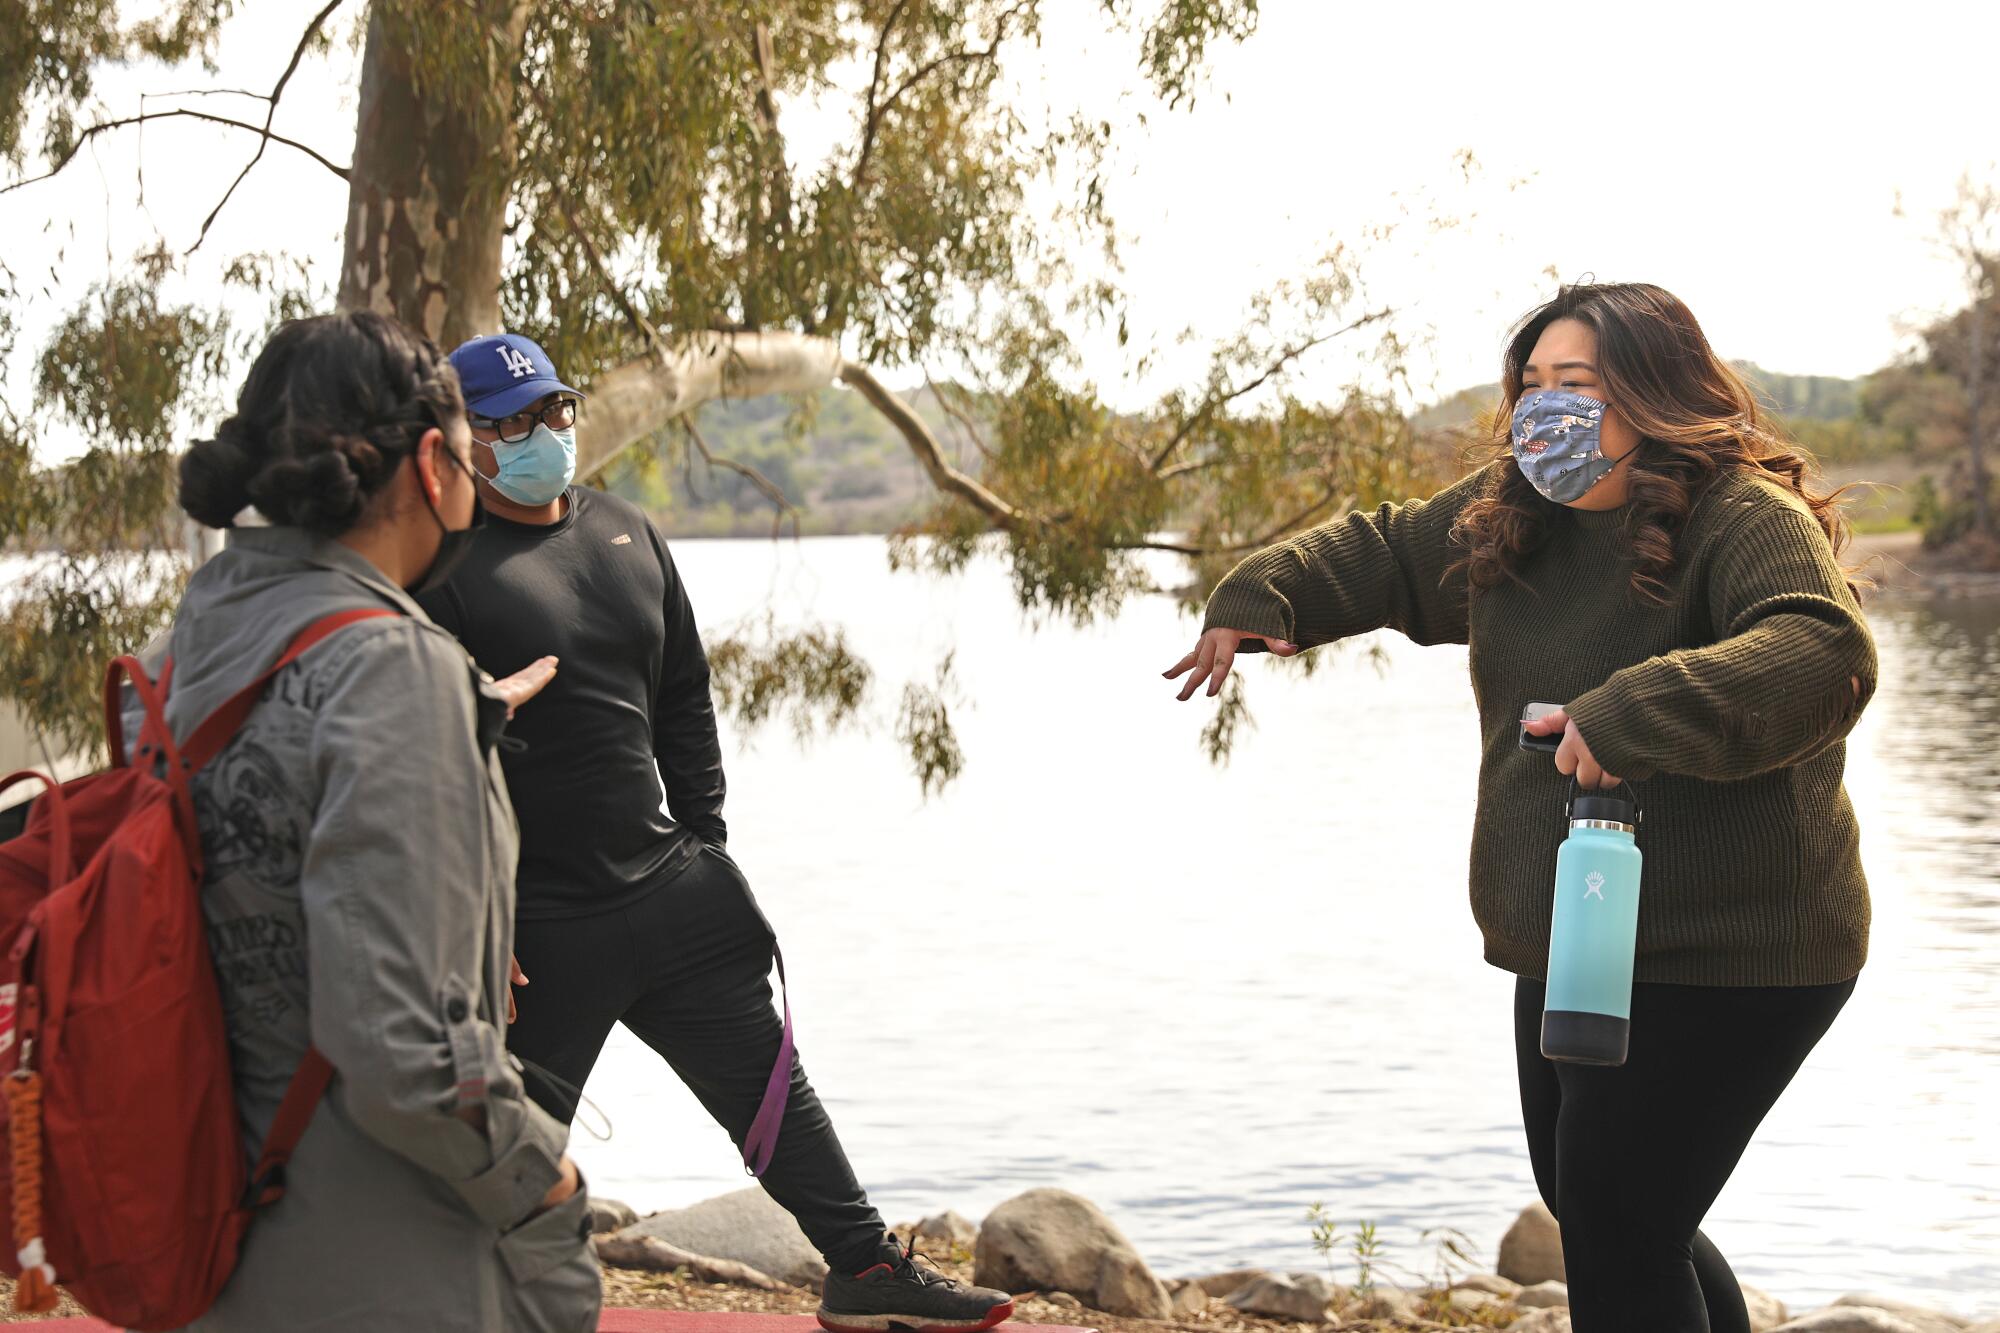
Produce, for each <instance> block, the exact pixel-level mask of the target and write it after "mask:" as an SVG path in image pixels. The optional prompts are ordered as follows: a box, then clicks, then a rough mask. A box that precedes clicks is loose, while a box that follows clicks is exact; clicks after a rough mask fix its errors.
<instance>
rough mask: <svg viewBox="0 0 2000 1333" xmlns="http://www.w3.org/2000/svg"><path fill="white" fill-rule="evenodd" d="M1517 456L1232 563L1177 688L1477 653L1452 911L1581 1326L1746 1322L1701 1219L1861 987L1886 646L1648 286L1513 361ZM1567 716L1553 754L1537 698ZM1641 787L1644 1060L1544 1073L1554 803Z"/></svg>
mask: <svg viewBox="0 0 2000 1333" xmlns="http://www.w3.org/2000/svg"><path fill="white" fill-rule="evenodd" d="M1503 390H1504V393H1505V395H1506V403H1505V407H1506V412H1505V413H1504V414H1503V415H1502V421H1503V423H1504V428H1505V430H1506V433H1507V438H1506V440H1505V441H1504V444H1503V445H1502V447H1501V448H1500V449H1499V450H1496V455H1497V456H1496V457H1495V459H1494V461H1493V462H1491V463H1490V464H1489V465H1487V466H1486V467H1484V468H1482V469H1480V470H1479V471H1477V472H1475V473H1474V474H1473V475H1472V476H1469V477H1467V478H1465V479H1464V480H1463V481H1460V482H1458V483H1457V484H1455V485H1453V486H1450V487H1447V488H1446V489H1445V490H1444V491H1442V492H1440V493H1439V494H1437V495H1435V496H1433V497H1432V498H1430V499H1428V500H1423V501H1416V502H1412V503H1408V504H1401V505H1393V504H1391V505H1383V506H1382V507H1381V508H1380V509H1378V510H1376V511H1375V512H1373V513H1368V514H1353V515H1349V516H1347V517H1345V518H1342V519H1338V520H1335V521H1334V522H1331V523H1327V524H1324V525H1322V526H1320V527H1317V528H1314V529H1311V530H1310V531H1307V532H1303V533H1300V534H1298V535H1297V536H1295V537H1293V538H1291V539H1290V540H1288V541H1284V542H1280V543H1278V544H1277V545H1275V546H1272V547H1268V548H1266V549H1264V550H1262V551H1259V552H1258V553H1257V554H1255V555H1253V556H1251V557H1250V558H1248V559H1246V560H1245V561H1244V562H1243V563H1242V564H1240V565H1238V566H1237V567H1236V569H1234V570H1233V571H1231V573H1230V574H1229V575H1228V577H1226V578H1225V579H1223V581H1222V582H1221V583H1220V584H1219V585H1217V587H1216V589H1215V591H1214V594H1213V595H1212V596H1211V598H1210V599H1209V607H1208V616H1207V621H1206V625H1205V627H1204V629H1203V632H1202V636H1201V641H1200V643H1199V644H1198V645H1197V646H1196V648H1195V650H1194V651H1193V652H1191V653H1189V654H1188V655H1187V656H1186V657H1185V658H1183V659H1182V660H1181V662H1180V663H1179V664H1178V665H1176V666H1175V667H1174V668H1173V669H1172V670H1170V671H1169V672H1167V675H1168V677H1169V678H1174V677H1178V676H1181V675H1183V674H1185V675H1186V676H1187V681H1186V684H1185V685H1184V686H1183V688H1182V690H1181V694H1180V697H1181V698H1182V699H1187V698H1189V697H1190V696H1191V695H1192V694H1193V693H1194V691H1195V690H1196V689H1197V688H1199V687H1200V686H1202V685H1203V684H1204V683H1206V684H1207V687H1208V693H1209V694H1210V695H1214V694H1215V693H1216V692H1217V690H1219V689H1220V688H1221V685H1222V682H1223V679H1224V678H1225V677H1226V676H1227V674H1228V672H1229V669H1230V664H1231V660H1232V658H1233V656H1234V655H1235V654H1236V653H1238V652H1245V651H1263V650H1265V649H1266V648H1268V650H1269V651H1272V652H1275V653H1279V654H1281V655H1290V654H1292V653H1296V652H1299V651H1301V650H1302V649H1305V648H1310V647H1312V646H1314V645H1316V644H1323V643H1329V642H1332V641H1333V640H1335V639H1340V638H1344V637H1347V636H1349V635H1354V634H1362V633H1366V632H1368V631H1370V630H1375V629H1381V628H1383V627H1385V626H1386V627H1389V628H1393V629H1397V630H1400V631H1402V632H1403V633H1404V634H1406V635H1408V636H1409V637H1410V638H1412V639H1414V640H1415V641H1416V642H1418V643H1426V644H1429V643H1463V644H1467V645H1469V647H1470V666H1471V675H1472V687H1473V693H1474V695H1475V697H1476V698H1477V700H1478V704H1479V720H1480V730H1481V736H1482V755H1481V760H1480V773H1479V805H1478V812H1477V814H1476V816H1475V818H1474V824H1473V836H1472V864H1471V887H1472V910H1473V915H1474V917H1475V919H1476V920H1477V921H1478V923H1479V928H1480V930H1481V932H1482V934H1483V935H1484V936H1485V943H1486V958H1487V961H1489V962H1491V963H1493V964H1494V965H1496V966H1498V967H1501V968H1504V969H1506V970H1507V971H1510V972H1513V973H1515V974H1516V975H1517V977H1518V978H1519V980H1518V982H1517V985H1516V996H1515V1031H1516V1039H1517V1040H1516V1045H1517V1062H1518V1065H1519V1070H1520V1080H1521V1104H1522V1110H1523V1113H1524V1116H1525V1119H1526V1123H1527V1131H1528V1147H1529V1153H1530V1156H1531V1158H1532V1160H1533V1164H1534V1172H1535V1180H1536V1183H1537V1185H1538V1186H1539V1188H1540V1190H1541V1193H1542V1196H1543V1198H1544V1199H1545V1200H1546V1201H1547V1203H1548V1205H1549V1207H1550V1208H1551V1209H1552V1210H1553V1211H1554V1212H1555V1214H1556V1216H1557V1218H1558V1219H1559V1220H1560V1222H1561V1226H1562V1237H1563V1252H1564V1256H1565V1259H1566V1262H1567V1267H1568V1274H1569V1283H1570V1301H1571V1314H1572V1317H1573V1319H1574V1321H1575V1327H1576V1328H1577V1330H1578V1333H1600V1331H1607V1333H1608V1331H1609V1330H1614V1329H1616V1330H1656V1329H1657V1330H1673V1331H1674V1333H1681V1331H1682V1330H1706V1329H1714V1330H1718V1331H1719V1333H1747V1331H1748V1329H1749V1327H1750V1325H1749V1316H1748V1314H1747V1312H1746V1311H1745V1308H1744V1303H1743V1299H1742V1295H1741V1292H1740V1290H1739V1288H1738V1286H1737V1283H1736V1279H1735V1277H1734V1275H1733V1274H1732V1273H1731V1272H1730V1269H1729V1265H1728V1264H1727V1263H1726V1262H1725V1261H1724V1259H1723V1257H1722V1255H1721V1254H1720V1252H1718V1251H1717V1250H1716V1248H1715V1246H1714V1245H1713V1244H1711V1243H1710V1242H1709V1240H1708V1239H1707V1237H1705V1236H1704V1235H1702V1233H1701V1232H1700V1230H1699V1229H1698V1228H1699V1225H1700V1223H1701V1220H1702V1217H1703V1215H1704V1214H1705V1213H1706V1212H1707V1211H1708V1207H1709V1205H1710V1204H1711V1203H1712V1202H1713V1201H1714V1199H1715V1197H1716V1195H1717V1194H1718V1193H1719V1192H1720V1191H1721V1189H1722V1186H1723V1185H1724V1183H1725V1182H1726V1181H1727V1180H1728V1178H1729V1174H1730V1172H1731V1171H1732V1170H1733V1169H1734V1167H1735V1164H1736V1161H1737V1159H1738V1158H1739V1157H1740V1156H1741V1154H1742V1152H1743V1150H1744V1148H1745V1147H1746V1146H1747V1145H1748V1143H1749V1141H1750V1137H1751V1135H1752V1133H1753V1132H1754V1131H1755V1129H1756V1127H1757V1125H1758V1123H1759V1122H1760V1121H1761V1120H1762V1119H1763V1117H1764V1115H1765V1113H1766V1112H1767V1111H1768V1110H1769V1109H1770V1107H1771V1105H1772V1104H1773V1103H1774V1102H1775V1101H1776V1100H1777V1098H1778V1095H1779V1094H1780V1093H1781V1092H1782V1091H1783V1090H1784V1088H1785V1085H1786V1084H1787V1083H1788V1082H1790V1080H1791V1077H1792V1075H1793V1074H1794V1073H1795V1072H1797V1070H1798V1068H1799V1066H1800V1065H1801V1064H1802V1063H1803V1062H1804V1060H1805V1057H1806V1055H1807V1054H1808V1053H1809V1052H1810V1051H1811V1049H1812V1048H1813V1046H1814V1044H1815V1043H1816V1042H1817V1041H1818V1040H1819V1038H1820V1037H1821V1036H1822V1035H1823V1034H1824V1033H1825V1031H1826V1030H1827V1028H1828V1026H1829V1025H1830V1024H1831V1023H1832V1021H1833V1018H1834V1016H1835V1014H1837V1013H1838V1012H1839V1010H1840V1007H1841V1005H1842V1004H1843V1003H1844V1002H1845V1001H1846V999H1847V997H1848V995H1849V994H1850V993H1851V992H1852V990H1853V986H1854V978H1855V976H1856V974H1857V973H1858V972H1859V971H1860V970H1861V964H1862V962H1863V959H1864V958H1865V956H1866V953H1867V942H1868V890H1867V884H1866V881H1865V880H1864V878H1863V876H1862V872H1861V862H1860V857H1859V853H1858V831H1857V828H1856V825H1855V820H1854V812H1853V809H1852V807H1851V806H1850V805H1849V803H1848V799H1847V793H1846V791H1845V789H1844V788H1843V786H1842V783H1841V771H1842V766H1843V763H1844V759H1845V748H1844V745H1843V741H1844V738H1845V737H1846V735H1847V733H1848V731H1849V730H1850V729H1851V728H1852V727H1853V725H1854V722H1855V719H1856V717H1857V716H1858V715H1859V713H1860V711H1861V708H1862V706H1863V705H1865V704H1866V703H1867V701H1868V698H1869V696H1870V695H1871V694H1872V693H1873V691H1874V688H1875V648H1874V642H1873V640H1872V639H1871V637H1870V635H1869V632H1868V627H1867V625H1866V623H1865V622H1864V621H1863V619H1862V615H1861V608H1860V605H1859V602H1858V600H1857V597H1856V593H1855V590H1854V588H1853V587H1852V586H1851V585H1850V584H1849V582H1848V581H1847V578H1846V575H1845V574H1844V573H1843V572H1842V569H1841V567H1840V565H1839V563H1838V561H1837V559H1836V552H1837V550H1838V549H1839V547H1840V545H1841V544H1843V543H1844V541H1845V538H1846V531H1845V524H1844V522H1843V521H1842V519H1841V517H1840V514H1839V511H1838V508H1837V507H1836V503H1835V501H1834V499H1832V498H1830V497H1826V496H1822V495H1819V494H1818V493H1816V492H1814V491H1813V490H1811V489H1810V488H1809V487H1808V486H1807V485H1806V482H1805V473H1806V468H1807V461H1806V459H1805V458H1804V456H1803V455H1801V454H1800V453H1799V452H1798V451H1796V450H1795V449H1793V448H1792V447H1790V446H1789V445H1787V444H1786V443H1785V442H1784V441H1783V440H1782V439H1781V438H1780V437H1779V436H1778V435H1777V434H1776V433H1775V432H1774V431H1773V430H1772V428H1771V427H1770V426H1769V425H1768V424H1767V423H1766V422H1765V421H1764V420H1763V419H1762V418H1761V416H1760V414H1759V412H1758V410H1757V405H1756V402H1755V399H1754V398H1753V397H1752V395H1751V393H1750V390H1749V389H1748V388H1747V387H1746V386H1745V384H1744V383H1743V381H1742V379H1741V378H1740V377H1739V376H1738V375H1737V374H1736V373H1735V372H1734V371H1732V370H1730V369H1729V367H1728V366H1727V365H1725V364H1724V363H1723V362H1722V361H1721V360H1720V359H1719V358H1718V357H1717V356H1716V355H1715V353H1714V351H1713V350H1712V349H1711V348H1710V347H1709V344H1708V340H1707V339H1706V337H1704V336H1703V334H1702V332H1701V329H1700V327H1699V325H1697V324H1696V322H1695V319H1694V316H1693V315H1692V314H1691V313H1690V312H1689V311H1688V309H1687V307H1686V306H1684V305H1683V304H1681V302H1680V301H1679V300H1677V299H1675V298H1674V297H1673V296H1672V295H1670V294H1669V293H1667V292H1665V291H1662V290H1661V289H1660V288H1658V287H1652V286H1646V285H1640V284H1616V285H1589V286H1575V287H1568V288H1565V289H1563V291H1562V292H1561V293H1560V294H1559V295H1558V296H1557V297H1556V299H1555V300H1553V301H1551V302H1549V303H1548V304H1547V305H1545V306H1543V307H1542V308H1541V309H1539V310H1537V311H1535V312H1534V313H1533V314H1532V315H1530V316H1529V317H1528V318H1527V320H1526V321H1524V322H1523V324H1522V325H1521V327H1520V329H1519V330H1518V331H1517V332H1516V334H1515V335H1514V337H1513V339H1512V341H1511V342H1510V343H1509V345H1508V348H1507V352H1506V358H1505V372H1504V377H1503ZM1542 700H1546V701H1560V702H1565V703H1566V705H1567V706H1566V708H1565V709H1564V710H1563V711H1561V712H1559V713H1556V714H1554V715H1552V716H1550V717H1548V718H1546V719H1545V720H1544V721H1543V722H1542V723H1539V724H1537V725H1536V726H1534V727H1533V728H1532V730H1534V731H1535V732H1536V733H1537V734H1543V735H1551V736H1553V735H1556V734H1558V733H1559V734H1560V736H1561V742H1560V749H1559V750H1558V751H1557V753H1556V755H1555V762H1554V763H1553V764H1551V763H1550V762H1549V759H1548V757H1547V756H1546V755H1545V754H1534V753H1530V752H1526V751H1523V750H1522V749H1521V748H1520V747H1519V744H1518V730H1519V719H1520V717H1521V715H1522V709H1523V707H1524V706H1525V705H1526V704H1528V703H1530V702H1533V701H1542ZM1572 776H1574V778H1575V779H1576V781H1577V782H1579V783H1580V784H1581V785H1583V786H1584V787H1589V788H1594V787H1598V786H1600V785H1611V784H1615V783H1617V782H1619V781H1620V780H1621V779H1623V778H1631V779H1635V780H1636V779H1644V780H1645V788H1646V791H1645V794H1646V807H1647V820H1646V826H1645V832H1644V834H1643V835H1642V838H1641V845H1642V847H1643V849H1644V851H1645V858H1646V859H1645V882H1644V893H1643V896H1642V897H1641V900H1640V917H1639V938H1638V957H1637V960H1636V965H1635V984H1634V987H1633V996H1632V1026H1631V1050H1630V1055H1629V1057H1628V1059H1627V1062H1626V1063H1625V1064H1624V1065H1623V1066H1621V1067H1618V1068H1601V1067H1592V1066H1585V1065H1574V1064H1561V1065H1558V1064H1554V1063H1551V1062H1550V1061H1548V1060H1546V1059H1544V1058H1543V1057H1542V1055H1541V1052H1540V1050H1539V1044H1538V1032H1539V1024H1540V1018H1541V1009H1542V978H1543V975H1544V967H1545V964H1546V961H1547V958H1548V941H1549V923H1550V910H1551V905H1552V883H1553V873H1554V866H1555V854H1556V849H1557V846H1558V845H1559V844H1560V842H1561V841H1562V838H1563V837H1564V835H1565V829H1564V826H1563V821H1562V820H1561V818H1560V810H1561V808H1562V800H1563V793H1564V791H1565V789H1566V787H1567V785H1568V783H1569V781H1570V778H1571V777H1572Z"/></svg>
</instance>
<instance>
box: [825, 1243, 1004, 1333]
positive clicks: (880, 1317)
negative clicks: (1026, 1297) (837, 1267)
mask: <svg viewBox="0 0 2000 1333" xmlns="http://www.w3.org/2000/svg"><path fill="white" fill-rule="evenodd" d="M887 1245H888V1247H889V1248H890V1249H891V1250H893V1251H894V1254H895V1257H894V1258H893V1259H886V1258H885V1259H884V1260H883V1261H882V1262H881V1263H878V1264H876V1265H875V1266H874V1267H873V1268H868V1269H863V1270H862V1271H861V1272H859V1273H856V1274H855V1275H854V1276H853V1277H847V1276H845V1275H844V1274H840V1273H828V1274H827V1275H826V1285H825V1287H824V1288H822V1289H821V1293H820V1302H819V1326H820V1327H821V1328H823V1329H826V1330H828V1333H885V1331H886V1330H888V1329H909V1330H911V1331H912V1333H978V1331H979V1330H980V1329H987V1328H992V1327H993V1326H994V1325H995V1324H997V1323H999V1322H1000V1321H1001V1320H1003V1319H1005V1318H1006V1317H1007V1316H1008V1315H1011V1314H1013V1313H1014V1298H1013V1297H1012V1296H1009V1295H1008V1294H1007V1293H1006V1292H1004V1291H993V1290H991V1289H989V1288H987V1287H973V1286H967V1285H966V1284H965V1283H963V1282H960V1281H959V1280H958V1279H957V1278H951V1277H946V1276H945V1275H944V1274H943V1273H940V1272H938V1271H936V1270H935V1269H931V1268H923V1267H920V1266H918V1264H917V1260H918V1259H919V1258H920V1257H921V1256H920V1255H918V1254H917V1252H916V1242H915V1241H914V1240H912V1241H911V1242H910V1248H909V1249H907V1250H904V1249H898V1248H896V1238H895V1236H893V1235H891V1236H890V1237H889V1238H888V1241H887Z"/></svg>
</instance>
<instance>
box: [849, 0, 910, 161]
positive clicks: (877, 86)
mask: <svg viewBox="0 0 2000 1333" xmlns="http://www.w3.org/2000/svg"><path fill="white" fill-rule="evenodd" d="M909 4H910V0H896V7H895V8H894V9H892V10H890V11H889V17H888V18H886V19H883V20H882V32H881V34H880V35H879V36H878V37H876V39H875V72H874V73H873V74H871V75H869V77H868V115H867V118H866V119H865V120H864V121H863V122H862V125H861V151H860V153H859V154H858V155H856V157H855V159H854V186H855V188H856V189H857V190H858V189H860V187H861V182H862V180H863V179H864V178H866V177H867V175H868V159H869V158H870V157H871V156H873V154H874V152H875V135H876V134H877V133H878V132H879V131H880V130H881V128H882V113H883V111H884V110H886V109H887V108H886V106H884V105H883V104H881V103H878V102H877V101H876V100H875V98H876V95H877V94H878V93H880V92H881V91H882V76H883V74H885V73H887V72H888V64H889V35H890V34H891V33H892V32H894V31H895V30H896V20H897V19H899V18H901V17H902V16H903V11H904V10H905V9H907V8H909Z"/></svg>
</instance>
